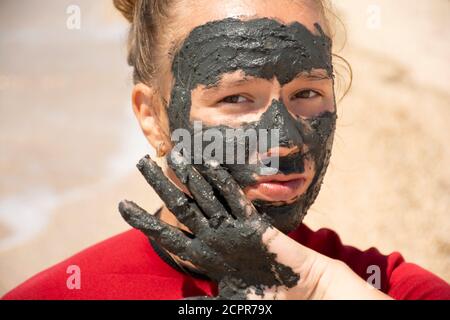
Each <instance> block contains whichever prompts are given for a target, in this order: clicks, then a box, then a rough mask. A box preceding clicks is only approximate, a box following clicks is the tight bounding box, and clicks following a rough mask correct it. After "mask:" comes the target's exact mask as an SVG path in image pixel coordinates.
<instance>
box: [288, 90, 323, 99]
mask: <svg viewBox="0 0 450 320" xmlns="http://www.w3.org/2000/svg"><path fill="white" fill-rule="evenodd" d="M318 95H319V93H318V92H316V91H314V90H302V91H299V92H297V93H296V94H294V96H293V97H294V98H297V99H311V98H314V97H317V96H318Z"/></svg>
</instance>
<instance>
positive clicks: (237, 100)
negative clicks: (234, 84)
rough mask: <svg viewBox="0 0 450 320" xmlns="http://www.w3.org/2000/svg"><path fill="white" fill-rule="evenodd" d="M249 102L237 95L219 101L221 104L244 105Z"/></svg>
mask: <svg viewBox="0 0 450 320" xmlns="http://www.w3.org/2000/svg"><path fill="white" fill-rule="evenodd" d="M247 101H249V100H248V99H247V98H246V97H244V96H241V95H238V94H235V95H232V96H227V97H225V98H223V99H222V100H220V101H219V103H243V102H247Z"/></svg>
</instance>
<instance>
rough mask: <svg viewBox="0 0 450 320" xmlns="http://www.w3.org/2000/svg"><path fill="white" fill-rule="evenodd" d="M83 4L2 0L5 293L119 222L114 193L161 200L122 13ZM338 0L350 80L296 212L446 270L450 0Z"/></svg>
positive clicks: (363, 243)
mask: <svg viewBox="0 0 450 320" xmlns="http://www.w3.org/2000/svg"><path fill="white" fill-rule="evenodd" d="M77 3H78V5H79V7H80V9H81V19H82V20H81V29H80V30H69V29H67V27H66V20H67V17H68V14H67V13H66V9H67V7H68V6H69V5H71V4H72V1H49V0H47V1H45V2H42V1H12V0H9V1H2V2H1V4H0V142H1V145H2V152H0V174H1V176H2V179H0V294H2V293H5V292H6V291H8V290H9V289H11V288H13V287H14V286H16V285H17V284H19V283H20V282H22V281H23V280H25V279H27V278H28V277H30V276H32V275H33V274H35V273H36V272H38V271H40V270H43V269H44V268H46V267H49V266H51V265H52V264H54V263H57V262H59V261H61V260H62V259H64V258H66V257H69V256H70V255H72V254H73V253H75V252H77V251H79V250H81V249H83V248H85V247H87V246H89V245H90V244H93V243H96V242H98V241H100V240H103V239H105V238H107V237H109V236H112V235H114V234H116V233H118V232H120V231H122V230H126V229H128V226H127V225H126V224H125V223H124V222H123V221H122V220H121V218H120V216H119V214H118V212H117V203H118V201H120V200H121V199H123V198H128V199H133V200H135V201H137V202H138V203H140V204H142V205H143V206H144V207H146V208H147V209H148V210H149V211H152V210H154V209H156V208H157V207H158V206H159V204H160V200H159V199H158V198H157V196H155V194H154V193H153V192H152V191H151V189H150V187H148V186H147V185H146V184H145V182H144V181H143V178H141V176H140V175H139V173H138V172H137V170H136V169H135V167H134V165H135V162H136V161H137V160H138V159H139V158H140V157H141V156H142V155H143V154H145V153H148V152H151V150H150V147H148V146H147V144H146V143H145V141H144V139H143V137H142V135H141V134H140V132H139V129H138V127H137V124H136V123H135V120H134V119H133V116H132V112H131V108H130V106H129V94H130V82H131V81H130V70H129V69H128V68H127V66H126V64H125V49H124V45H123V44H124V41H125V36H126V24H125V23H124V22H123V20H122V19H121V18H120V17H119V16H118V15H117V14H116V13H115V12H114V10H113V9H112V8H111V5H110V3H109V1H95V2H94V1H77ZM373 4H375V5H376V6H377V7H373ZM336 9H337V12H338V14H339V15H340V17H341V19H342V20H343V22H344V23H345V25H346V29H347V33H348V37H347V43H346V46H345V49H344V51H342V52H341V54H342V55H343V56H345V57H346V58H347V59H348V60H349V62H350V63H351V65H352V67H353V71H354V79H353V87H352V90H351V91H350V93H349V94H348V95H347V96H346V97H345V99H344V100H343V101H341V102H340V103H339V123H338V130H337V134H336V139H335V145H334V153H333V157H332V162H331V165H330V168H329V171H328V174H327V177H326V179H325V183H324V186H323V189H322V192H321V194H320V195H319V198H318V200H317V201H316V203H315V205H314V206H313V208H312V209H311V210H310V212H309V214H308V216H307V218H306V220H305V222H306V223H307V224H308V225H309V226H310V227H312V228H314V229H317V228H321V227H329V228H332V229H334V230H336V231H337V232H338V233H339V234H340V235H341V237H342V239H343V241H344V243H346V244H349V245H353V246H356V247H358V248H361V249H367V248H369V247H371V246H375V247H377V248H378V249H379V250H381V251H382V252H383V253H386V254H387V253H390V252H392V251H400V252H401V253H402V254H403V255H404V256H405V258H406V259H407V260H409V261H412V262H415V263H417V264H419V265H421V266H423V267H425V268H427V269H429V270H431V271H433V272H435V273H437V274H438V275H440V276H441V277H443V278H444V279H446V280H447V281H449V280H450V268H449V263H450V238H449V234H450V213H449V209H450V198H449V194H450V169H449V163H450V151H449V150H450V148H448V145H447V143H448V142H447V141H448V137H449V128H448V123H450V108H449V107H450V94H449V88H448V85H449V83H450V81H449V80H450V79H449V77H450V76H449V75H450V70H449V64H448V61H449V58H450V46H449V43H450V42H449V40H450V39H449V38H450V24H449V21H450V16H449V15H450V5H449V2H448V1H446V0H434V1H422V2H420V4H415V5H414V6H411V5H410V2H409V1H406V0H396V1H389V0H385V1H365V0H364V1H361V0H346V1H339V2H337V8H336ZM378 13H379V17H380V19H379V20H377V19H376V15H377V14H378ZM374 19H375V20H374ZM338 39H342V37H338Z"/></svg>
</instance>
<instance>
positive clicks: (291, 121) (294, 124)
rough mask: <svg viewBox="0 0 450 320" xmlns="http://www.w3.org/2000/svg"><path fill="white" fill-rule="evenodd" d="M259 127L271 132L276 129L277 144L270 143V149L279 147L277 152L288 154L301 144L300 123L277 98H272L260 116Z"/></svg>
mask: <svg viewBox="0 0 450 320" xmlns="http://www.w3.org/2000/svg"><path fill="white" fill-rule="evenodd" d="M258 127H259V129H265V130H267V132H269V133H271V131H273V130H277V131H278V135H279V138H278V140H279V141H278V145H277V146H274V145H272V144H271V145H270V148H269V150H270V149H273V148H276V147H278V148H279V152H280V153H281V152H282V153H287V154H290V153H292V152H293V151H296V150H295V149H297V151H298V148H300V147H301V146H302V145H303V135H302V128H301V123H300V122H299V121H298V120H297V119H295V118H294V117H293V116H292V115H291V114H290V113H289V111H288V110H287V108H286V106H285V105H284V104H283V103H282V102H281V101H279V100H275V99H273V100H272V103H271V105H270V106H269V108H268V109H267V111H266V112H265V113H264V114H263V115H262V116H261V119H260V121H259V126H258Z"/></svg>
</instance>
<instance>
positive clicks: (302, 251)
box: [119, 152, 339, 299]
mask: <svg viewBox="0 0 450 320" xmlns="http://www.w3.org/2000/svg"><path fill="white" fill-rule="evenodd" d="M167 160H168V163H169V165H170V167H171V168H172V169H173V170H174V172H175V173H176V175H177V176H178V178H179V179H180V180H181V182H182V183H183V184H184V185H185V186H186V188H187V190H188V191H189V193H190V194H191V197H190V196H188V195H186V194H185V193H183V192H182V191H181V190H180V189H178V188H177V187H176V186H175V185H174V184H172V183H171V182H170V180H169V179H168V178H167V177H166V176H165V175H164V173H163V172H162V170H161V168H160V167H159V166H158V165H157V164H156V163H155V162H154V161H153V160H152V159H151V158H150V157H149V156H145V157H144V158H143V159H141V160H140V161H139V163H138V165H137V167H138V169H139V170H140V171H141V173H142V174H143V176H144V177H145V179H146V180H147V182H148V183H149V184H150V185H151V186H152V187H153V188H154V190H155V191H156V192H157V193H158V195H159V196H160V198H161V199H162V200H163V201H164V203H165V204H166V206H167V208H168V209H169V210H170V211H171V212H172V213H173V214H175V216H176V217H177V219H178V220H179V221H180V222H181V223H183V224H184V225H185V226H187V227H188V228H189V230H190V231H191V232H192V234H193V235H192V236H188V235H186V234H185V233H183V232H182V231H180V230H179V229H178V228H175V227H173V226H170V225H168V224H167V223H165V222H163V221H161V220H159V219H158V218H157V217H155V216H153V215H151V214H149V213H147V212H146V211H145V210H144V209H142V208H140V207H139V206H138V205H136V204H135V203H133V202H131V201H122V202H121V203H120V204H119V211H120V213H121V214H122V216H123V218H124V219H125V220H126V221H127V222H128V223H129V224H130V225H131V226H133V227H135V228H137V229H139V230H141V231H142V232H144V233H145V234H146V235H147V236H149V237H150V238H152V239H153V240H155V241H157V242H158V243H159V244H160V245H161V246H163V247H164V248H165V249H167V250H168V251H170V252H171V253H173V254H175V255H177V256H178V257H180V258H181V259H182V260H185V261H189V262H191V263H192V264H194V265H195V266H196V267H197V268H198V269H200V270H201V271H203V272H204V273H205V274H206V275H208V276H209V277H210V278H211V279H213V280H215V281H217V282H218V287H219V294H218V296H217V297H216V298H217V299H261V298H263V299H308V298H322V297H326V296H327V295H326V292H322V291H318V290H317V289H318V288H319V287H320V288H322V287H323V286H319V281H320V280H321V278H323V277H324V275H328V277H324V279H327V278H328V279H332V278H334V277H331V278H330V276H329V275H330V274H331V275H334V274H335V272H334V271H330V268H329V266H331V265H335V264H334V263H332V262H333V261H334V260H332V259H329V258H327V257H325V256H323V255H321V254H319V253H317V252H315V251H313V250H310V249H308V248H306V247H304V246H302V245H300V244H299V243H297V242H295V241H294V240H292V239H291V238H289V237H288V236H286V235H285V234H283V233H282V232H280V231H278V230H277V229H275V228H274V227H273V226H271V225H270V224H269V223H268V222H267V220H266V219H264V217H263V216H262V215H260V214H259V213H258V212H257V211H256V209H255V208H254V206H253V205H252V203H251V202H250V201H248V200H247V198H246V197H245V195H244V193H243V192H242V190H241V188H240V187H239V185H238V184H237V183H236V182H235V180H234V179H233V178H232V177H231V176H230V174H229V173H228V172H227V171H226V170H225V169H223V168H222V167H221V166H220V165H217V164H209V165H207V166H206V169H205V170H204V172H203V170H202V174H203V175H202V174H200V173H199V172H198V171H197V170H196V169H195V168H194V167H193V166H191V165H190V164H188V163H187V162H186V161H185V159H184V158H183V157H181V156H180V155H179V154H175V153H173V152H172V154H171V155H169V156H168V157H167ZM205 177H207V179H205ZM327 267H328V271H327ZM337 276H339V272H338V273H337ZM322 282H323V281H322ZM197 298H198V299H202V298H208V297H197Z"/></svg>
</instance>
